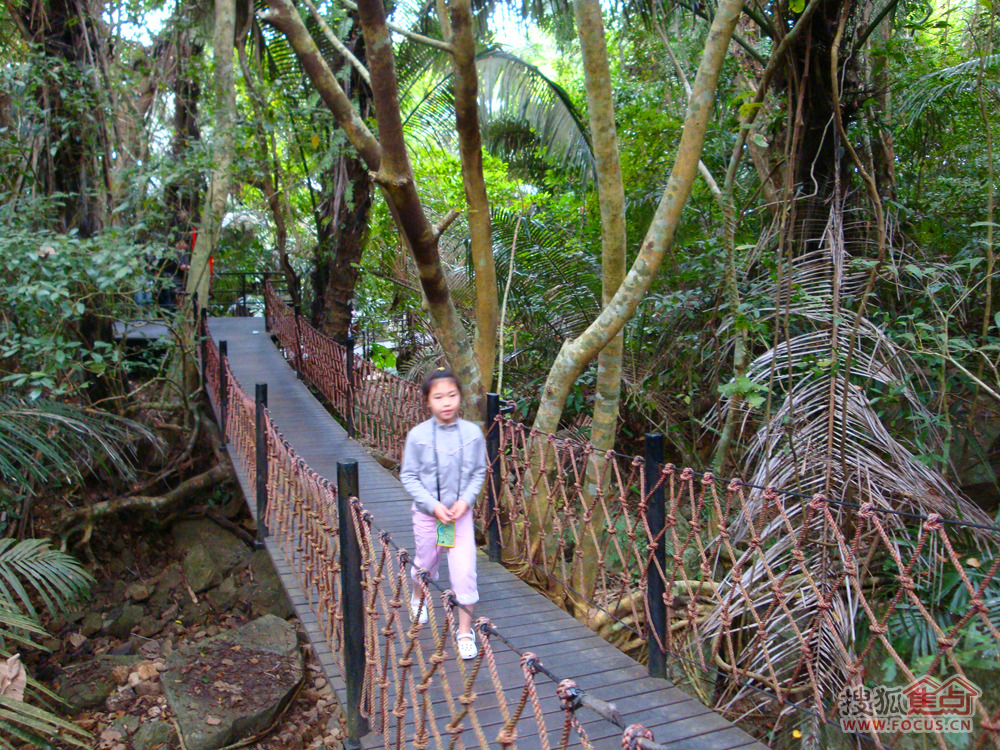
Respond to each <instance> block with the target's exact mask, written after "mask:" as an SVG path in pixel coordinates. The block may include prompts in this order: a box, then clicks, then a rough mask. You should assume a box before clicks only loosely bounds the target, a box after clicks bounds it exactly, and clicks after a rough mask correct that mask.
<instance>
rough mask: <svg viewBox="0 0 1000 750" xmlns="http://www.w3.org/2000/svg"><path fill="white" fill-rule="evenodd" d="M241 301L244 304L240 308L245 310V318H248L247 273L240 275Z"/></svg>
mask: <svg viewBox="0 0 1000 750" xmlns="http://www.w3.org/2000/svg"><path fill="white" fill-rule="evenodd" d="M240 299H241V300H242V303H241V304H240V307H241V308H242V309H243V317H244V318H245V317H247V315H248V313H247V275H246V273H241V274H240Z"/></svg>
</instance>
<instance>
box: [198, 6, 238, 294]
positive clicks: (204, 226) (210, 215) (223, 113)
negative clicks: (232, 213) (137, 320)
mask: <svg viewBox="0 0 1000 750" xmlns="http://www.w3.org/2000/svg"><path fill="white" fill-rule="evenodd" d="M235 44H236V2H235V0H216V2H215V33H214V35H213V39H212V46H213V49H214V60H215V81H214V83H215V128H214V132H213V133H212V179H211V182H210V183H209V187H208V194H207V195H206V196H205V205H204V208H203V209H202V221H201V227H200V228H199V230H198V239H197V240H196V242H195V246H194V251H193V252H192V254H191V268H190V271H189V272H188V279H187V292H188V295H189V297H191V298H192V299H197V300H198V302H199V304H201V305H205V304H207V303H208V283H209V275H208V259H209V257H210V256H211V255H212V253H213V252H214V251H215V249H216V247H217V246H218V243H219V235H220V233H221V231H222V218H223V216H224V215H225V213H226V200H227V199H228V198H229V181H230V170H231V168H232V163H233V152H234V149H235V141H234V137H233V129H234V128H235V127H236V87H235V84H234V81H233V49H234V47H235Z"/></svg>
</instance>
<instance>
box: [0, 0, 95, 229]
mask: <svg viewBox="0 0 1000 750" xmlns="http://www.w3.org/2000/svg"><path fill="white" fill-rule="evenodd" d="M16 20H17V21H18V22H19V25H20V27H21V31H22V34H23V35H24V37H25V40H26V41H27V42H29V43H31V44H37V45H38V47H39V50H40V52H41V54H42V55H43V56H44V57H45V59H46V60H48V61H49V62H50V64H49V65H46V66H44V67H43V68H42V76H43V82H42V83H41V85H40V86H39V87H38V93H37V96H38V97H39V99H40V102H39V104H40V107H41V108H42V109H43V110H45V111H47V113H48V115H47V121H48V123H49V129H48V130H47V132H46V138H47V139H48V142H47V143H46V144H45V145H44V147H43V148H42V150H41V152H40V155H41V159H40V163H39V168H38V170H37V174H38V176H39V181H40V183H41V186H40V187H41V191H42V193H43V194H44V195H61V196H62V199H61V204H60V210H59V213H58V225H57V227H55V228H56V230H57V231H59V232H63V233H66V232H69V231H70V230H76V232H77V233H78V235H79V236H80V237H82V238H84V239H86V238H90V237H93V236H94V235H96V234H97V233H99V232H100V230H101V228H102V226H103V224H104V219H105V218H106V212H105V210H104V206H103V197H104V191H103V189H102V184H101V183H102V180H101V172H102V170H101V159H100V156H99V152H98V145H99V144H101V143H103V142H106V138H107V134H106V133H105V132H104V128H105V122H104V117H103V112H104V106H103V104H101V103H99V102H98V100H97V96H96V95H95V92H94V86H93V83H94V81H93V78H92V76H91V74H90V72H89V71H90V69H91V61H92V55H91V54H90V50H89V44H88V36H89V35H92V34H93V35H96V34H97V33H98V30H97V29H96V28H95V24H94V23H93V21H92V19H91V17H90V13H89V9H88V7H87V5H86V3H83V2H81V1H80V0H47V2H44V3H41V2H29V3H24V4H22V5H21V7H20V17H18V18H17V19H16Z"/></svg>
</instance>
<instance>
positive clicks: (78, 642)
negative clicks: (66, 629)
mask: <svg viewBox="0 0 1000 750" xmlns="http://www.w3.org/2000/svg"><path fill="white" fill-rule="evenodd" d="M86 640H87V636H85V635H84V634H83V633H70V634H69V645H71V646H72V647H73V648H80V646H82V645H83V643H84V641H86Z"/></svg>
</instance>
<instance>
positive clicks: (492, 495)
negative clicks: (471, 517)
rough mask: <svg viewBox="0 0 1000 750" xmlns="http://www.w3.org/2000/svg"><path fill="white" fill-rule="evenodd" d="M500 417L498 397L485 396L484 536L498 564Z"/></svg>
mask: <svg viewBox="0 0 1000 750" xmlns="http://www.w3.org/2000/svg"><path fill="white" fill-rule="evenodd" d="M498 416H500V396H499V394H496V393H487V394H486V462H487V464H488V465H489V467H490V475H489V476H490V482H489V485H488V487H487V489H486V501H487V502H488V503H489V505H488V506H487V508H488V510H487V513H486V519H487V520H486V536H487V541H488V548H487V549H488V552H489V558H490V560H491V561H493V562H500V557H501V542H500V424H499V423H498V422H497V421H496V419H497V417H498Z"/></svg>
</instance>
